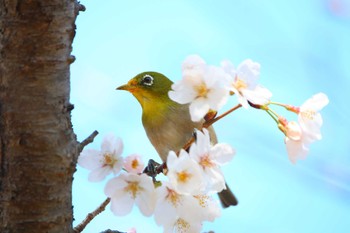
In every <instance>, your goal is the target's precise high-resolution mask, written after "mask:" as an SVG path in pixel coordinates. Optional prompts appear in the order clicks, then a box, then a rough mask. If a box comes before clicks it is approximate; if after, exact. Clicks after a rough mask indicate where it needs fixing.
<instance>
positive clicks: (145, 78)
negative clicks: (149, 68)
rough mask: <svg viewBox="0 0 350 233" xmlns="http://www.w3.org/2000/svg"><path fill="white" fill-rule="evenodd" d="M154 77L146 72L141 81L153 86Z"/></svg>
mask: <svg viewBox="0 0 350 233" xmlns="http://www.w3.org/2000/svg"><path fill="white" fill-rule="evenodd" d="M153 79H154V78H153V77H152V76H151V75H149V74H146V75H145V76H143V77H142V81H141V83H142V84H143V85H145V86H149V87H150V86H152V85H153Z"/></svg>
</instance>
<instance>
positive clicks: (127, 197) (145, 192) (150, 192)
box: [105, 173, 155, 216]
mask: <svg viewBox="0 0 350 233" xmlns="http://www.w3.org/2000/svg"><path fill="white" fill-rule="evenodd" d="M105 194H106V196H108V197H110V198H111V211H112V212H113V213H114V214H115V215H118V216H124V215H127V214H128V213H130V212H131V210H132V207H133V206H134V204H136V205H137V206H138V207H139V209H140V211H141V213H142V214H143V215H145V216H150V215H152V214H153V211H154V207H155V188H154V185H153V182H152V179H151V178H150V177H149V176H147V175H146V174H141V175H137V174H134V173H122V174H120V175H119V176H117V177H115V178H113V179H111V180H110V181H109V182H108V183H107V184H106V187H105Z"/></svg>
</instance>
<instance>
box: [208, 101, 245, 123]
mask: <svg viewBox="0 0 350 233" xmlns="http://www.w3.org/2000/svg"><path fill="white" fill-rule="evenodd" d="M240 107H242V105H241V104H238V105H236V106H235V107H233V108H231V109H230V110H228V111H226V112H224V113H223V114H221V115H219V116H217V117H215V118H214V119H212V120H209V121H206V122H204V124H203V128H208V127H209V126H211V125H212V124H214V123H215V122H217V121H218V120H220V119H221V118H224V117H225V116H227V115H228V114H230V113H231V112H233V111H235V110H237V109H239V108H240Z"/></svg>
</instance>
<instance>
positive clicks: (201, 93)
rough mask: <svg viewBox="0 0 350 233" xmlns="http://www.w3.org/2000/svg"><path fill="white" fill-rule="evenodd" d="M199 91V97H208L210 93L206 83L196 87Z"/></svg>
mask: <svg viewBox="0 0 350 233" xmlns="http://www.w3.org/2000/svg"><path fill="white" fill-rule="evenodd" d="M196 91H197V97H207V94H208V92H209V90H208V88H207V86H206V85H205V84H204V83H201V84H200V85H198V86H196Z"/></svg>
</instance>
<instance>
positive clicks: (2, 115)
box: [0, 0, 80, 233]
mask: <svg viewBox="0 0 350 233" xmlns="http://www.w3.org/2000/svg"><path fill="white" fill-rule="evenodd" d="M79 7H80V5H79V4H78V3H77V2H76V1H75V0H0V232H3V233H5V232H26V233H29V232H36V233H37V232H72V220H73V213H72V212H73V211H72V196H71V193H72V192H71V188H72V177H73V173H74V171H75V163H76V157H77V153H78V149H77V148H78V143H77V141H76V136H75V134H74V132H73V129H72V125H71V116H70V111H71V110H72V105H71V104H70V102H69V93H70V80H69V66H70V63H71V62H72V60H73V59H72V56H71V55H70V54H71V51H72V46H71V45H72V41H73V38H74V34H75V19H76V16H77V14H78V11H79Z"/></svg>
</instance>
